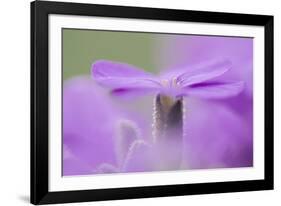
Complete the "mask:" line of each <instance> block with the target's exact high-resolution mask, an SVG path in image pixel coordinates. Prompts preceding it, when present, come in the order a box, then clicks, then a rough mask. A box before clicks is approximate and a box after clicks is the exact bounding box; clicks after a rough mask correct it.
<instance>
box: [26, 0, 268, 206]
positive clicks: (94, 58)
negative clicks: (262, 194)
mask: <svg viewBox="0 0 281 206" xmlns="http://www.w3.org/2000/svg"><path fill="white" fill-rule="evenodd" d="M268 189H273V16H265V15H252V14H232V13H218V12H202V11H186V10H170V9H157V8H137V7H124V6H109V5H93V4H80V3H63V2H47V1H46V2H45V1H34V2H32V3H31V203H33V204H49V203H66V202H79V201H97V200H113V199H126V198H145V197H161V196H174V195H192V194H209V193H224V192H239V191H252V190H268Z"/></svg>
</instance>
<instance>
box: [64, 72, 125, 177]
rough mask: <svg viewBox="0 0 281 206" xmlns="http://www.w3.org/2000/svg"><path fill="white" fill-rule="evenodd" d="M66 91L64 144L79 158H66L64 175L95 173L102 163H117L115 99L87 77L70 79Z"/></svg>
mask: <svg viewBox="0 0 281 206" xmlns="http://www.w3.org/2000/svg"><path fill="white" fill-rule="evenodd" d="M63 90H64V92H63V144H64V145H65V146H66V147H67V149H68V151H64V154H63V155H64V156H65V155H66V156H69V155H68V152H70V153H71V155H72V156H73V158H75V161H69V160H65V161H64V165H63V169H64V172H63V173H64V174H75V173H74V172H71V171H76V170H77V169H79V168H80V167H81V165H82V164H83V165H87V167H83V168H85V171H83V174H85V173H88V174H91V173H93V170H94V169H95V168H96V167H97V166H98V165H100V164H101V163H104V162H107V163H109V164H116V157H115V152H114V132H115V131H114V125H115V122H116V121H117V120H118V119H119V118H120V116H122V115H121V113H120V112H119V111H118V109H117V107H116V105H115V106H114V105H112V104H114V101H112V99H110V97H109V96H108V95H106V93H105V92H104V91H103V90H101V88H100V87H99V86H97V85H96V84H95V82H94V81H93V80H92V79H90V78H86V77H79V78H75V79H72V80H68V81H67V82H66V83H65V84H64V89H63Z"/></svg>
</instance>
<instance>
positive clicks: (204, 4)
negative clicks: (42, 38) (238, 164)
mask: <svg viewBox="0 0 281 206" xmlns="http://www.w3.org/2000/svg"><path fill="white" fill-rule="evenodd" d="M77 1H78V0H77ZM83 2H92V3H99V4H119V5H130V6H146V7H163V8H175V9H189V10H210V11H224V12H238V13H240V12H241V13H253V14H255V13H257V14H271V15H274V16H275V105H277V107H276V108H275V128H276V130H275V148H276V149H275V174H276V175H275V191H261V192H244V193H229V194H214V195H200V196H198V195H197V196H185V197H167V198H153V199H152V198H150V199H141V200H121V201H108V202H96V203H90V205H128V206H129V205H145V204H147V205H152V204H156V205H217V206H220V205H228V206H232V205H233V206H234V205H235V206H236V205H244V204H251V205H266V204H270V205H277V202H278V201H279V202H280V201H281V188H280V186H281V181H280V177H281V176H280V172H281V166H280V164H279V162H280V156H281V152H280V151H281V150H280V149H279V146H280V147H281V144H280V143H281V140H280V138H279V137H280V135H281V130H280V128H281V127H280V126H279V124H280V122H281V116H280V112H281V111H280V107H278V105H280V104H281V93H280V92H279V94H278V91H277V90H278V88H280V87H281V80H280V79H277V77H278V76H279V77H280V78H281V71H280V67H281V62H280V59H279V56H280V54H281V48H280V40H281V38H280V35H281V28H280V20H281V9H280V6H279V5H278V0H276V1H274V0H263V1H259V0H255V1H246V0H232V1H226V0H205V1H204V0H192V1H187V0H172V1H171V0H158V1H155V0H154V1H153V0H135V1H132V0H131V1H130V0H118V1H114V0H106V1H105V0H103V1H102V0H95V1H94V0H93V1H90V0H84V1H83ZM278 7H279V8H278ZM0 9H1V11H0V15H1V18H0V23H1V27H0V29H1V30H0V51H1V55H0V71H1V73H0V141H1V143H0V205H24V204H28V201H29V89H30V86H29V80H30V78H29V58H30V57H29V56H30V55H29V51H30V49H29V44H30V41H29V38H30V37H29V35H30V32H29V29H30V24H29V1H24V0H12V1H11V0H2V1H1V7H0ZM277 80H278V82H277ZM279 204H280V203H279ZM70 205H89V203H80V204H70Z"/></svg>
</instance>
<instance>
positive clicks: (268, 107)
mask: <svg viewBox="0 0 281 206" xmlns="http://www.w3.org/2000/svg"><path fill="white" fill-rule="evenodd" d="M49 14H64V15H83V16H102V17H120V18H134V19H155V20H169V21H189V22H205V23H223V24H238V25H257V26H264V28H265V45H264V46H265V47H264V48H265V50H264V56H265V64H264V69H265V77H264V78H265V134H264V138H265V147H264V151H265V157H264V158H265V168H264V172H265V178H264V179H262V180H249V181H232V182H216V183H200V184H181V185H164V186H147V187H133V188H115V189H94V190H79V191H77V190H76V191H61V192H49V190H48V149H49V148H48V134H49V131H48V125H49V118H48V116H49V115H48V111H49V105H48V100H49V96H48V81H49V80H48V15H49ZM30 170H31V182H30V185H31V198H30V200H31V203H33V204H50V203H67V202H80V201H98V200H115V199H130V198H146V197H162V196H176V195H194V194H210V193H225V192H240V191H253V190H270V189H273V16H266V15H252V14H234V13H220V12H205V11H204V12H203V11H187V10H171V9H156V8H137V7H125V6H108V5H94V4H81V3H63V2H46V1H34V2H31V168H30Z"/></svg>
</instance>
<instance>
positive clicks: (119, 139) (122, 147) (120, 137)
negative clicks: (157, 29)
mask: <svg viewBox="0 0 281 206" xmlns="http://www.w3.org/2000/svg"><path fill="white" fill-rule="evenodd" d="M138 139H140V131H139V128H137V126H136V124H135V123H134V122H132V121H130V120H120V121H119V122H118V125H117V131H116V139H115V145H116V158H117V161H118V164H119V165H121V164H123V161H124V159H125V157H126V155H127V153H128V151H129V148H130V146H131V145H132V143H133V142H134V141H136V140H138Z"/></svg>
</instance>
